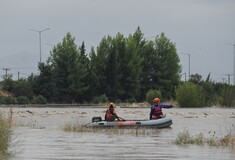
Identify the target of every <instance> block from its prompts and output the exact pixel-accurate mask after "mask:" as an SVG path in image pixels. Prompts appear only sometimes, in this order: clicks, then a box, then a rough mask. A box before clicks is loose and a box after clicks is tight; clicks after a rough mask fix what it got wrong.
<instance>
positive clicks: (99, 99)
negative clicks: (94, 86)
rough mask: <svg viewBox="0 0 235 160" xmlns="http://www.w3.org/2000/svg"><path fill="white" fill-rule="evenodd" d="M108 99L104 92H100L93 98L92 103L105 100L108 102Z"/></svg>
mask: <svg viewBox="0 0 235 160" xmlns="http://www.w3.org/2000/svg"><path fill="white" fill-rule="evenodd" d="M108 101H109V99H108V97H107V96H106V95H105V94H102V95H101V96H99V97H95V98H94V99H93V103H105V102H108Z"/></svg>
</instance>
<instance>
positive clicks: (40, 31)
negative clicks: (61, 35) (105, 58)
mask: <svg viewBox="0 0 235 160" xmlns="http://www.w3.org/2000/svg"><path fill="white" fill-rule="evenodd" d="M49 29H50V28H46V29H43V30H39V31H38V30H34V29H30V31H34V32H38V33H39V53H40V61H39V62H40V63H41V62H42V41H41V36H42V35H41V34H42V32H44V31H47V30H49Z"/></svg>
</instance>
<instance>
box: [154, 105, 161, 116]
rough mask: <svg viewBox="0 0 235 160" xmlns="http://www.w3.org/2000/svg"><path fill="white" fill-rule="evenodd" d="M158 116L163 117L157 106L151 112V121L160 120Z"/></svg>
mask: <svg viewBox="0 0 235 160" xmlns="http://www.w3.org/2000/svg"><path fill="white" fill-rule="evenodd" d="M160 115H163V113H162V108H161V107H160V106H159V105H155V108H154V111H153V119H158V118H160Z"/></svg>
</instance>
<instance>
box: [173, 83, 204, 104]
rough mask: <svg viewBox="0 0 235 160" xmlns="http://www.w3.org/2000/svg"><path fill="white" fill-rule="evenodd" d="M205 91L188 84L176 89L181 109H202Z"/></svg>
mask: <svg viewBox="0 0 235 160" xmlns="http://www.w3.org/2000/svg"><path fill="white" fill-rule="evenodd" d="M204 97H205V96H204V91H203V89H202V88H200V87H199V86H198V85H196V84H194V83H191V82H187V83H184V84H183V85H181V86H179V88H177V89H176V100H177V102H178V104H179V106H180V107H202V106H203V105H204V104H205V102H204Z"/></svg>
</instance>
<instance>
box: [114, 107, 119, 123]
mask: <svg viewBox="0 0 235 160" xmlns="http://www.w3.org/2000/svg"><path fill="white" fill-rule="evenodd" d="M113 116H114V117H115V118H116V119H118V120H119V121H120V118H119V117H118V115H117V112H116V110H114V111H113Z"/></svg>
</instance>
